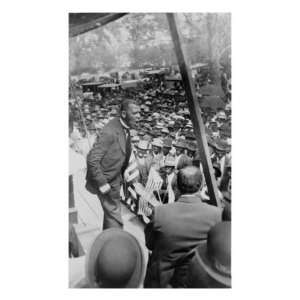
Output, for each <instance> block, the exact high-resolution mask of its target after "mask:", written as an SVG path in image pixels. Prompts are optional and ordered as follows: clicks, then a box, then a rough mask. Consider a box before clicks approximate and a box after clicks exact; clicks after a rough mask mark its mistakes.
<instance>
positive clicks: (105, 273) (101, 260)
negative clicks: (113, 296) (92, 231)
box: [85, 228, 145, 288]
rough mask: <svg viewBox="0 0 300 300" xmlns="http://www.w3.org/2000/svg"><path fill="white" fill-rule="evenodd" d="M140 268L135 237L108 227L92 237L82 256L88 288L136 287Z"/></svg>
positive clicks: (139, 278) (140, 275)
mask: <svg viewBox="0 0 300 300" xmlns="http://www.w3.org/2000/svg"><path fill="white" fill-rule="evenodd" d="M144 265H145V261H144V256H143V252H142V249H141V246H140V244H139V243H138V241H137V240H136V238H135V237H134V236H133V235H131V234H130V233H128V232H126V231H124V230H122V229H118V228H110V229H107V230H104V231H103V232H101V233H100V234H99V235H98V236H97V237H96V239H95V240H94V242H93V244H92V245H91V248H90V249H89V251H88V253H87V255H86V265H85V273H86V279H87V281H88V284H89V286H90V287H92V288H99V287H100V288H137V287H139V286H141V285H142V280H143V274H144V268H145V267H144Z"/></svg>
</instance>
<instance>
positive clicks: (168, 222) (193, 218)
mask: <svg viewBox="0 0 300 300" xmlns="http://www.w3.org/2000/svg"><path fill="white" fill-rule="evenodd" d="M201 180H202V176H201V171H200V169H199V168H196V167H194V166H189V167H186V168H184V169H182V170H180V171H179V173H178V175H177V183H178V188H179V190H180V193H181V197H180V198H179V199H178V201H177V202H174V203H170V204H166V205H161V206H157V207H155V210H154V215H153V219H152V221H151V222H150V223H149V224H148V225H147V226H146V228H145V236H146V245H147V247H148V249H149V250H151V251H152V254H151V256H150V258H149V263H148V268H147V275H146V278H145V287H149V288H166V287H170V286H173V287H177V288H179V287H181V288H183V287H186V286H187V268H188V263H189V261H190V259H191V255H192V252H191V251H192V250H193V249H194V248H195V247H196V246H198V244H199V243H200V242H201V241H202V240H205V239H206V238H207V232H208V231H209V230H210V228H211V227H212V226H214V225H215V224H217V223H218V222H221V209H219V208H217V207H214V206H211V205H208V204H206V203H203V202H202V201H201V198H199V197H197V196H195V195H194V194H195V193H196V192H197V191H198V190H199V188H200V187H201Z"/></svg>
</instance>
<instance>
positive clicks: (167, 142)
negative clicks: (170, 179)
mask: <svg viewBox="0 0 300 300" xmlns="http://www.w3.org/2000/svg"><path fill="white" fill-rule="evenodd" d="M171 149H172V140H171V139H170V138H165V139H164V140H163V148H162V153H163V164H165V162H166V159H167V158H168V157H174V156H173V155H172V154H171V152H170V151H171Z"/></svg>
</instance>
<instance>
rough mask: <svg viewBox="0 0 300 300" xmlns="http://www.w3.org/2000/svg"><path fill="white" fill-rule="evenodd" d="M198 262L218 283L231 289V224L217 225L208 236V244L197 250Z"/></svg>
mask: <svg viewBox="0 0 300 300" xmlns="http://www.w3.org/2000/svg"><path fill="white" fill-rule="evenodd" d="M196 260H197V261H198V262H199V264H200V265H201V266H202V267H203V269H204V270H205V271H206V272H207V274H208V275H209V276H210V277H212V278H213V279H215V280H216V281H217V282H219V283H221V284H223V285H224V286H226V287H231V222H221V223H218V224H217V225H215V226H214V227H213V228H212V229H211V230H210V231H209V232H208V236H207V243H205V244H201V245H200V246H198V247H197V249H196Z"/></svg>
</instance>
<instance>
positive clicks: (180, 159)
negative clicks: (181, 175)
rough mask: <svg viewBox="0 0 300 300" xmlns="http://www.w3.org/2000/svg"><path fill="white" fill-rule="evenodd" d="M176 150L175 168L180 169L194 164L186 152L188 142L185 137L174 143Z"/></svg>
mask: <svg viewBox="0 0 300 300" xmlns="http://www.w3.org/2000/svg"><path fill="white" fill-rule="evenodd" d="M174 147H175V150H176V156H175V168H176V169H177V170H180V169H182V168H184V167H186V166H190V165H192V160H191V159H190V158H189V157H188V156H187V155H186V154H185V149H186V148H187V145H186V142H185V141H184V140H183V139H178V140H177V141H176V142H175V144H174Z"/></svg>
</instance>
